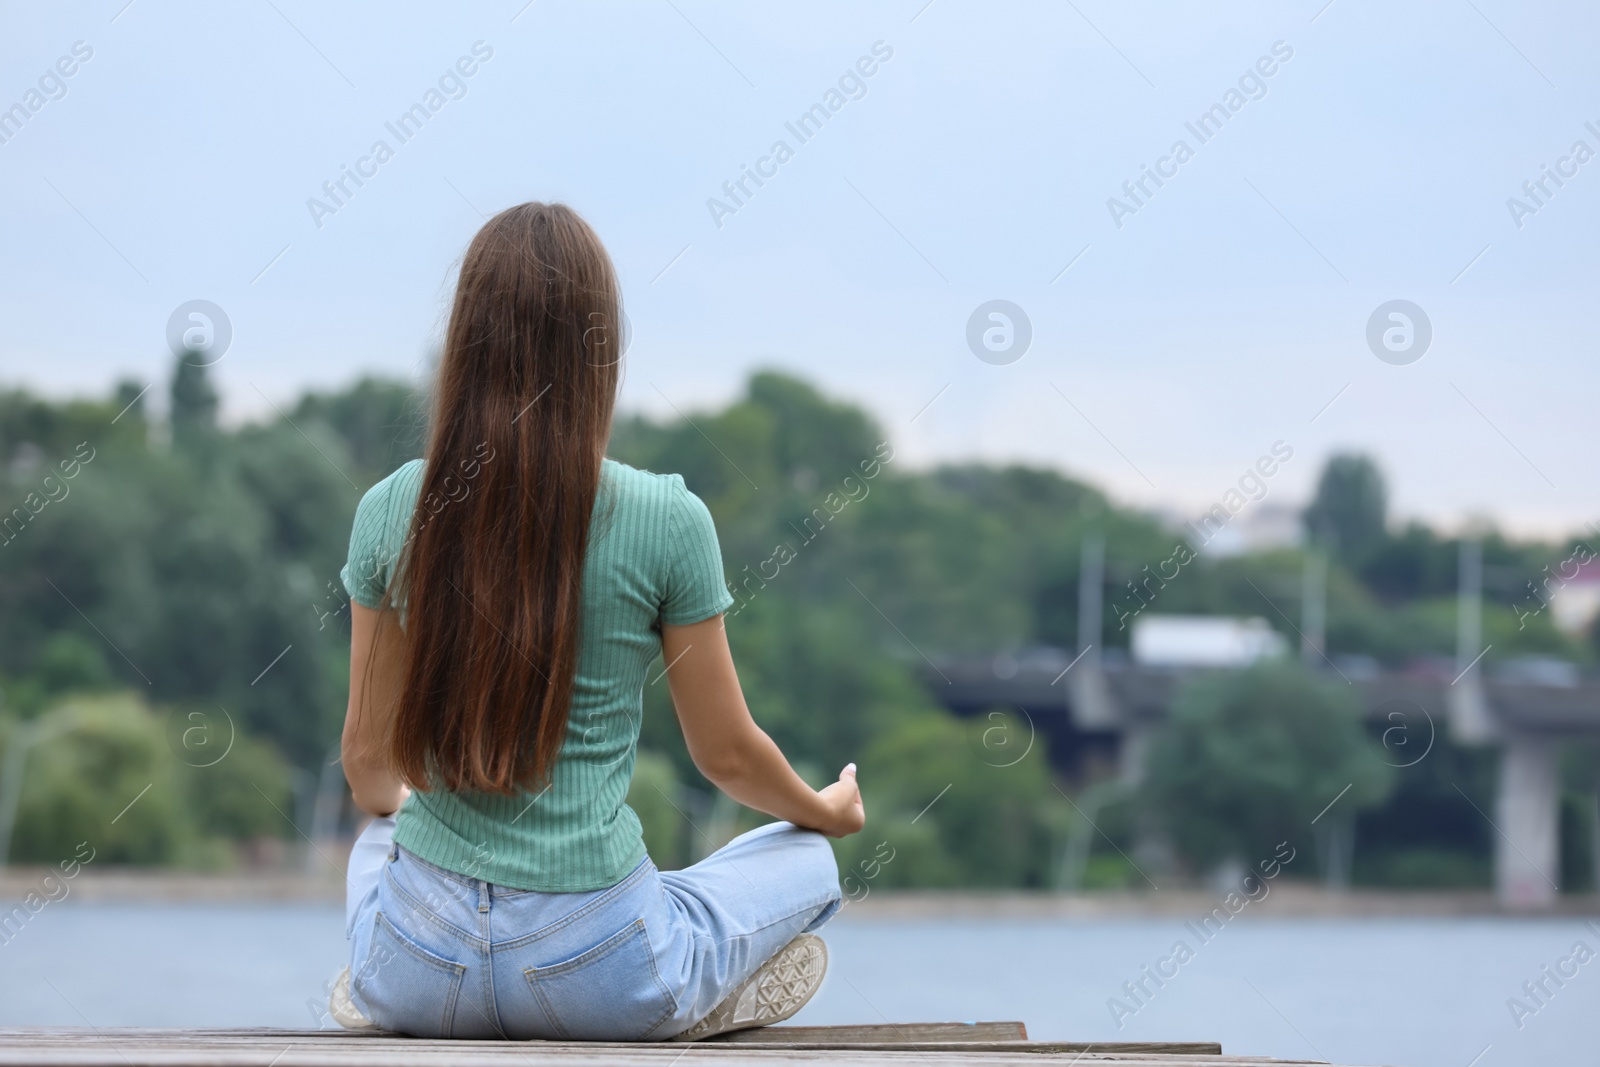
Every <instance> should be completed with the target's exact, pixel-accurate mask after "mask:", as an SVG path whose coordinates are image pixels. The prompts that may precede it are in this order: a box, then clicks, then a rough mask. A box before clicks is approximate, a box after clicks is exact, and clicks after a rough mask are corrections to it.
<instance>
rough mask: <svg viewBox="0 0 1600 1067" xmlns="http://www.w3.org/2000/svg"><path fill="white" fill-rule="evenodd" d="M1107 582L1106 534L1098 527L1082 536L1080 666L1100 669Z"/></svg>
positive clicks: (1079, 571)
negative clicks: (1103, 599)
mask: <svg viewBox="0 0 1600 1067" xmlns="http://www.w3.org/2000/svg"><path fill="white" fill-rule="evenodd" d="M1105 584H1106V538H1105V534H1103V533H1101V532H1100V531H1099V530H1095V531H1092V532H1090V533H1087V534H1085V535H1084V537H1083V549H1082V556H1081V558H1080V563H1079V566H1078V666H1079V667H1080V668H1087V669H1091V670H1094V671H1098V670H1099V669H1100V626H1101V620H1102V618H1103V615H1104V607H1103V605H1102V600H1101V598H1102V597H1103V596H1104V595H1105Z"/></svg>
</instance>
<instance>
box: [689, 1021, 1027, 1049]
mask: <svg viewBox="0 0 1600 1067" xmlns="http://www.w3.org/2000/svg"><path fill="white" fill-rule="evenodd" d="M1026 1040H1028V1028H1027V1027H1026V1026H1025V1025H1023V1024H1022V1023H1020V1022H980V1023H888V1024H883V1025H876V1024H874V1025H870V1026H758V1027H756V1028H755V1029H753V1030H735V1031H733V1032H732V1033H730V1034H718V1035H717V1036H716V1037H712V1038H707V1039H706V1041H708V1042H718V1043H728V1044H743V1045H767V1044H773V1043H775V1042H790V1043H797V1044H803V1045H840V1044H858V1045H866V1044H902V1045H903V1044H910V1043H913V1042H925V1041H943V1042H950V1041H1026Z"/></svg>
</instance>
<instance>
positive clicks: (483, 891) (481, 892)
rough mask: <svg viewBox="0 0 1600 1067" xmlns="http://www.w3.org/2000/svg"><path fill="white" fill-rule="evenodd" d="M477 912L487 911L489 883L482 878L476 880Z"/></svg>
mask: <svg viewBox="0 0 1600 1067" xmlns="http://www.w3.org/2000/svg"><path fill="white" fill-rule="evenodd" d="M478 910H479V911H480V912H486V911H488V910H489V883H488V882H485V881H484V880H483V879H482V878H479V879H478Z"/></svg>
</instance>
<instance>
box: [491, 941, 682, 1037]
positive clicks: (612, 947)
mask: <svg viewBox="0 0 1600 1067" xmlns="http://www.w3.org/2000/svg"><path fill="white" fill-rule="evenodd" d="M634 938H642V939H643V941H644V954H645V958H646V959H648V960H649V961H650V979H651V981H653V982H654V983H655V986H656V989H657V990H659V991H660V993H661V995H662V997H664V998H665V1000H666V1003H667V1005H668V1007H667V1009H666V1010H665V1011H663V1012H662V1013H661V1014H660V1015H658V1016H657V1017H656V1018H655V1019H654V1020H653V1021H651V1023H650V1024H649V1025H648V1026H646V1027H645V1028H644V1032H643V1035H642V1036H643V1037H648V1036H649V1035H650V1034H652V1033H654V1032H655V1031H656V1030H657V1029H658V1028H659V1027H660V1026H661V1024H662V1023H664V1022H666V1021H667V1020H668V1019H670V1018H671V1017H672V1016H673V1015H674V1014H676V1013H677V1011H678V998H677V997H676V996H675V995H674V994H673V992H672V990H671V988H669V987H668V985H667V983H666V982H665V981H664V980H663V979H662V977H661V968H660V966H659V965H658V964H657V963H656V952H655V949H654V948H652V947H651V945H650V932H649V929H648V928H647V927H646V926H645V922H644V920H643V919H635V920H633V922H631V923H629V924H628V925H627V926H626V927H625V928H624V929H623V930H621V931H619V932H618V933H616V934H613V935H612V936H611V937H610V938H608V939H607V940H608V942H609V943H606V942H602V943H601V944H600V945H597V946H595V948H592V949H590V950H589V951H588V952H583V953H579V954H578V955H577V956H574V957H573V958H572V959H570V960H564V961H562V962H561V963H558V964H556V965H555V966H553V967H524V968H523V969H522V976H523V978H524V979H525V980H526V981H527V983H528V988H529V990H530V991H531V992H532V993H533V995H534V997H535V998H536V999H537V1000H538V1001H539V1006H540V1008H542V1009H543V1010H544V1013H545V1017H546V1018H547V1019H549V1020H550V1025H551V1026H553V1027H555V1028H556V1030H558V1031H559V1032H560V1033H561V1036H562V1037H568V1036H570V1035H569V1034H568V1033H567V1028H566V1026H565V1025H564V1024H563V1023H562V1022H561V1017H560V1016H559V1015H558V1014H557V1013H556V1011H555V1008H554V1006H553V1005H552V1004H551V1003H550V1001H549V999H548V998H547V997H546V996H545V994H544V990H543V989H542V988H541V987H540V979H541V978H558V977H560V976H561V975H563V974H567V973H570V972H572V971H575V970H582V969H583V968H585V967H588V966H590V965H591V964H595V963H599V962H600V961H601V960H603V959H605V958H606V957H607V956H610V955H611V954H612V953H614V952H617V951H618V950H620V949H621V948H623V947H624V946H625V945H627V944H628V943H629V942H631V941H632V940H633V939H634ZM601 948H603V949H604V950H605V951H603V952H599V951H597V950H598V949H601ZM586 957H587V958H586ZM579 960H582V963H579V962H578V961H579Z"/></svg>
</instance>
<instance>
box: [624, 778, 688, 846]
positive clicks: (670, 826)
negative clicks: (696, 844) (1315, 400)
mask: <svg viewBox="0 0 1600 1067" xmlns="http://www.w3.org/2000/svg"><path fill="white" fill-rule="evenodd" d="M678 791H679V786H678V774H677V772H676V771H675V770H673V767H672V760H670V759H668V758H667V757H666V756H663V755H661V754H659V753H656V752H650V751H647V750H642V751H640V752H639V754H638V758H637V760H636V761H635V762H634V765H633V781H632V782H630V783H629V784H628V806H629V807H630V808H632V809H633V811H634V814H635V815H637V816H639V825H640V826H641V827H642V828H643V830H644V845H645V848H647V849H649V851H650V857H651V859H653V860H654V861H655V864H656V866H657V867H659V868H661V869H662V870H674V869H677V868H679V867H681V866H683V857H684V852H685V847H686V844H687V842H686V841H685V840H684V835H685V833H686V832H687V830H688V825H687V824H686V823H685V822H684V819H683V815H682V813H681V812H680V811H679V810H678V808H677V807H676V804H677V801H676V800H675V799H673V798H675V797H676V796H677V795H678Z"/></svg>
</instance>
